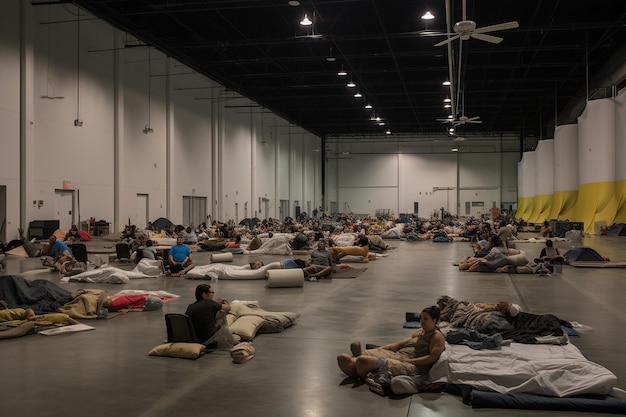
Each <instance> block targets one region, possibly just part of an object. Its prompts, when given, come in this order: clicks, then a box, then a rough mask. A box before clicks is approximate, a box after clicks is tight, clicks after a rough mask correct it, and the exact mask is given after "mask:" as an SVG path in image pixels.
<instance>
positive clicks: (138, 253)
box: [135, 248, 143, 264]
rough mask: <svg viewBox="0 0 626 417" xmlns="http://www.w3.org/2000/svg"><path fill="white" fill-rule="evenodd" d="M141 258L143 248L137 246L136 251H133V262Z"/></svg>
mask: <svg viewBox="0 0 626 417" xmlns="http://www.w3.org/2000/svg"><path fill="white" fill-rule="evenodd" d="M142 259H143V249H141V248H137V252H135V263H136V264H138V263H139V261H141V260H142Z"/></svg>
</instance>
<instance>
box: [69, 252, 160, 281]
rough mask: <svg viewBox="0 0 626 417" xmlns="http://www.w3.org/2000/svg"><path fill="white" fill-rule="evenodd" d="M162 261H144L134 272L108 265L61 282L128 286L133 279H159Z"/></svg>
mask: <svg viewBox="0 0 626 417" xmlns="http://www.w3.org/2000/svg"><path fill="white" fill-rule="evenodd" d="M162 272H163V271H162V269H161V261H153V260H150V259H145V258H144V259H142V260H140V261H139V263H138V264H137V266H136V267H135V268H134V269H133V270H132V271H126V270H124V269H121V268H116V267H114V266H110V265H108V264H105V265H102V266H101V267H100V268H96V269H92V270H90V271H85V272H81V273H80V274H76V275H73V276H70V277H63V278H61V282H70V281H71V282H76V281H78V282H99V283H109V284H126V283H127V282H129V281H130V280H131V279H139V278H157V277H159V276H160V275H161V273H162Z"/></svg>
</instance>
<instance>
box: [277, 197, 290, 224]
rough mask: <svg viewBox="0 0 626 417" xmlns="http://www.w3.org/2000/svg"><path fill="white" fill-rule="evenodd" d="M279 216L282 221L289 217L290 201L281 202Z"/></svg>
mask: <svg viewBox="0 0 626 417" xmlns="http://www.w3.org/2000/svg"><path fill="white" fill-rule="evenodd" d="M278 215H279V219H280V220H283V221H284V220H285V217H287V216H289V200H280V206H278Z"/></svg>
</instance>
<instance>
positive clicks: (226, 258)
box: [211, 252, 233, 263]
mask: <svg viewBox="0 0 626 417" xmlns="http://www.w3.org/2000/svg"><path fill="white" fill-rule="evenodd" d="M232 261H233V254H232V252H223V253H212V254H211V262H212V263H216V262H232Z"/></svg>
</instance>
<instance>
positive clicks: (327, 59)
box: [326, 46, 337, 62]
mask: <svg viewBox="0 0 626 417" xmlns="http://www.w3.org/2000/svg"><path fill="white" fill-rule="evenodd" d="M336 60H337V58H335V56H334V55H333V48H332V46H331V47H330V53H329V54H328V56H327V57H326V61H328V62H335V61H336Z"/></svg>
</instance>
